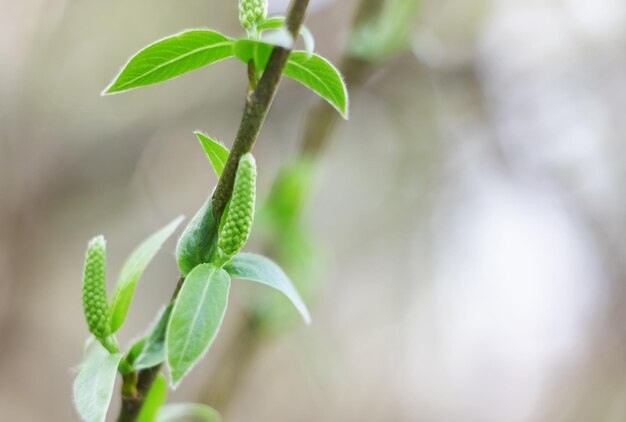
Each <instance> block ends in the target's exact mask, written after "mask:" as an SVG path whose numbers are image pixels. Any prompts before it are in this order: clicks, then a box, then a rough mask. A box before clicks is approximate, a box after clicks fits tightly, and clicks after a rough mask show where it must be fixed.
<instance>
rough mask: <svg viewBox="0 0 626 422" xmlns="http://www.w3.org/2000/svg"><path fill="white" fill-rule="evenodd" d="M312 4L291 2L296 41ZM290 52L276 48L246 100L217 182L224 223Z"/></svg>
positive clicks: (218, 212)
mask: <svg viewBox="0 0 626 422" xmlns="http://www.w3.org/2000/svg"><path fill="white" fill-rule="evenodd" d="M308 4H309V0H291V4H290V6H289V11H288V12H287V19H286V22H285V24H286V26H287V30H288V31H289V32H290V33H291V36H292V37H293V39H296V37H297V36H298V33H299V32H300V27H301V26H302V22H303V21H304V14H305V12H306V8H307V6H308ZM290 53H291V51H290V50H288V49H285V48H282V47H274V50H273V51H272V55H271V56H270V59H269V62H268V63H267V67H266V68H265V71H264V72H263V76H262V77H261V80H260V81H259V83H258V84H257V86H256V88H255V89H254V91H252V92H251V93H250V94H248V96H247V97H246V105H245V108H244V111H243V116H242V118H241V123H240V125H239V130H238V131H237V137H236V138H235V142H234V143H233V147H232V148H231V150H230V155H229V156H228V160H227V161H226V165H225V166H224V172H223V173H222V177H220V179H219V181H218V182H217V187H216V188H215V193H214V194H213V199H212V201H213V216H214V217H215V221H220V219H221V217H222V214H223V213H224V208H225V207H226V204H227V203H228V201H229V199H230V197H231V195H232V193H233V185H234V183H235V174H236V173H237V166H238V165H239V159H240V158H241V156H242V155H244V154H246V153H248V152H250V151H252V147H254V143H255V142H256V139H257V137H258V135H259V131H260V130H261V126H263V122H265V117H266V116H267V112H268V110H269V108H270V105H271V104H272V101H273V99H274V95H275V94H276V90H277V89H278V83H279V82H280V78H281V76H282V75H283V70H284V69H285V65H286V64H287V60H288V59H289V54H290Z"/></svg>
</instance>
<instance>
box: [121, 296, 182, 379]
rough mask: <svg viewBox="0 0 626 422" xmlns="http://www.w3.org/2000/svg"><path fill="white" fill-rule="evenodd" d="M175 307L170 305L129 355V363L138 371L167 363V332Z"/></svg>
mask: <svg viewBox="0 0 626 422" xmlns="http://www.w3.org/2000/svg"><path fill="white" fill-rule="evenodd" d="M172 307H173V305H172V304H170V305H168V306H167V307H166V308H165V309H164V310H163V312H162V313H161V316H160V317H159V320H158V321H157V323H156V324H155V326H154V328H153V329H152V330H151V331H150V334H148V336H147V337H145V338H143V339H141V340H139V341H138V342H137V343H135V345H133V347H132V348H131V351H130V352H129V353H128V361H129V363H130V364H131V365H132V367H133V368H134V369H136V370H141V369H146V368H152V367H153V366H156V365H158V364H160V363H162V362H164V361H165V330H166V329H167V323H168V322H169V320H170V315H171V313H172Z"/></svg>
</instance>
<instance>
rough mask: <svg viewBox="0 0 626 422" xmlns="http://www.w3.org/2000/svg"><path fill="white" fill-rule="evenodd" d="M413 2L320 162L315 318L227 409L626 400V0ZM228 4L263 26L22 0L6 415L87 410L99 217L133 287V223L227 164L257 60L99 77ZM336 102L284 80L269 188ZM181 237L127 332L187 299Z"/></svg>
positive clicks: (335, 28) (455, 415)
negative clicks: (86, 366)
mask: <svg viewBox="0 0 626 422" xmlns="http://www.w3.org/2000/svg"><path fill="white" fill-rule="evenodd" d="M390 1H391V0H387V2H390ZM270 3H271V7H272V9H273V10H274V11H276V12H280V11H283V10H284V9H285V7H286V3H287V2H286V1H278V0H270ZM358 3H359V2H358V1H356V0H341V1H340V0H335V1H332V0H327V1H321V0H318V1H316V0H312V2H311V10H310V14H309V17H308V21H307V23H308V26H309V27H310V28H311V30H312V31H313V32H314V33H315V34H316V41H317V52H318V53H320V54H322V55H324V56H326V57H329V58H331V59H333V60H335V61H340V60H341V57H342V56H343V55H344V51H345V48H346V46H347V45H348V39H349V38H350V37H349V32H350V30H349V28H350V25H351V22H352V20H353V16H354V13H355V10H356V8H357V7H358ZM409 23H410V26H409V28H408V33H407V38H406V43H404V44H402V45H401V47H402V48H399V51H397V52H394V54H391V55H389V57H385V58H384V60H380V61H378V62H376V63H370V65H371V66H370V68H369V70H368V72H367V74H366V75H365V77H364V78H363V80H362V82H361V83H359V84H358V85H357V84H355V86H354V87H353V86H351V87H350V88H351V89H352V88H354V89H352V93H351V94H352V104H351V118H350V120H349V121H347V122H340V123H339V124H338V125H337V126H336V127H335V131H334V132H333V133H332V135H331V136H330V137H329V141H328V146H327V148H326V149H325V150H324V152H323V154H322V155H321V157H320V159H319V162H318V165H317V168H316V172H315V175H316V176H315V184H314V186H315V188H314V190H313V191H312V192H311V199H310V201H309V205H308V207H307V210H306V213H305V216H304V218H303V224H304V225H305V226H306V228H307V230H308V233H310V239H309V240H310V241H311V243H312V244H313V245H314V247H313V250H314V252H311V259H310V263H314V265H312V266H313V267H314V274H315V277H314V278H315V282H316V283H319V284H318V288H317V293H316V294H315V295H313V296H311V297H310V298H309V299H308V301H309V305H310V307H311V309H312V313H313V320H314V322H313V324H312V325H311V326H310V327H306V326H304V325H303V324H299V323H294V324H292V325H291V326H290V327H289V329H285V330H283V332H281V334H280V335H274V336H268V337H267V338H266V339H265V340H264V341H263V342H262V343H261V344H257V346H256V347H255V349H254V353H252V356H251V357H250V358H249V359H247V363H246V364H245V371H241V372H242V374H243V375H242V376H241V379H240V380H239V381H238V383H237V388H236V389H235V391H234V393H233V397H232V400H231V401H230V403H229V405H228V406H227V407H226V408H221V409H219V410H221V411H223V413H224V414H225V416H226V420H228V421H251V420H254V421H272V422H278V421H295V420H297V421H382V420H385V421H387V420H389V421H392V420H393V421H426V422H431V421H432V422H439V421H441V422H457V421H458V422H483V421H494V422H495V421H510V422H516V421H566V422H570V421H581V422H589V421H624V420H626V314H625V312H626V289H625V284H624V283H625V282H626V240H625V239H626V233H625V228H626V226H625V218H626V201H625V200H624V186H625V183H624V178H625V176H626V174H625V173H626V166H625V164H626V150H625V148H626V147H625V144H624V135H623V134H624V133H626V119H624V118H623V116H622V114H623V113H624V110H626V55H625V54H624V51H626V3H625V2H624V1H623V0H596V1H588V0H422V1H421V2H419V4H418V6H417V8H416V10H415V11H414V15H411V16H410V19H409ZM207 26H208V27H213V28H216V29H219V30H221V31H223V32H225V33H228V34H233V35H234V34H237V33H239V31H240V29H238V22H237V11H236V2H235V1H234V0H231V1H228V2H226V1H218V0H182V1H170V0H150V1H149V0H132V1H129V0H108V1H106V2H101V1H94V0H81V1H76V0H20V1H9V0H2V2H0V420H3V421H44V420H45V421H71V420H77V419H78V417H77V415H76V413H75V411H74V410H73V407H72V401H71V384H72V380H73V376H74V372H73V369H74V368H75V367H76V365H77V364H78V362H79V361H80V359H81V355H82V347H83V341H84V339H85V338H86V336H87V330H86V326H85V323H84V320H83V316H82V308H81V298H80V296H81V295H80V285H81V272H82V260H83V253H84V248H85V246H86V244H87V241H88V240H89V238H91V237H92V236H94V235H96V234H100V233H103V234H104V235H105V236H106V237H107V239H108V258H109V261H108V269H109V283H110V288H112V286H113V283H114V281H115V276H116V275H117V272H118V271H119V268H120V267H121V265H122V263H123V261H124V259H125V257H126V256H127V255H128V253H129V252H130V251H131V250H132V249H133V247H134V246H135V245H136V244H138V243H139V242H140V241H141V240H142V239H143V238H144V237H146V236H147V235H148V234H150V233H152V232H153V231H155V230H156V229H157V228H159V227H161V226H162V225H164V224H165V223H166V222H168V221H170V220H171V219H172V218H174V217H175V216H176V215H179V214H181V213H182V214H185V215H187V216H191V215H193V213H194V212H195V210H196V209H197V208H198V207H199V206H200V205H201V204H202V203H203V201H204V199H205V197H206V195H207V193H208V192H209V191H210V189H211V188H212V186H213V184H214V183H215V177H214V175H213V173H212V171H211V169H210V167H209V165H208V163H207V160H206V158H205V156H204V154H203V152H202V150H201V148H200V146H199V145H198V143H197V141H196V140H195V138H194V136H193V134H192V131H193V130H195V129H201V130H205V131H207V132H208V133H210V134H211V135H213V136H215V137H216V138H218V139H221V140H223V141H224V142H225V143H226V144H227V145H230V143H231V142H232V139H233V138H234V134H235V131H236V128H237V125H238V122H239V117H240V114H241V110H242V105H243V95H244V91H245V84H246V79H245V78H246V75H245V69H244V68H243V66H241V65H240V64H239V63H238V62H236V61H235V60H229V61H225V62H222V63H219V64H216V65H213V66H210V67H209V68H206V69H202V70H198V71H194V72H192V73H190V74H188V75H186V76H184V77H181V78H179V79H177V80H175V81H170V82H168V83H164V84H161V85H158V86H154V87H150V88H144V89H140V90H137V91H134V92H131V93H128V94H124V95H116V96H112V97H100V96H99V92H100V91H101V90H102V88H104V87H105V86H106V85H107V83H108V82H109V80H110V79H111V77H112V76H113V75H114V74H115V73H116V72H117V70H118V69H119V67H120V66H121V65H122V64H123V63H124V62H125V60H126V59H127V57H128V56H129V55H130V54H132V53H134V52H135V51H137V50H138V49H139V48H141V47H142V46H144V45H145V44H147V43H150V42H152V41H154V40H156V39H159V38H162V37H163V36H166V35H169V34H173V33H176V32H179V31H180V30H182V29H185V28H190V27H207ZM317 101H318V100H317V99H316V97H315V96H314V95H312V94H310V93H309V92H308V91H307V90H306V89H304V88H302V87H301V86H299V85H297V84H296V83H294V82H292V81H284V82H283V84H282V85H281V88H280V90H279V93H278V97H277V99H276V101H275V103H274V106H273V108H272V110H271V112H270V115H269V118H268V121H267V124H266V125H265V128H264V130H263V132H262V134H261V137H260V139H259V141H258V143H257V145H256V147H255V155H256V156H257V160H258V162H259V167H260V181H259V195H260V197H265V196H266V195H267V193H268V190H269V187H270V186H271V184H272V180H273V178H274V177H275V176H276V174H277V172H278V171H279V168H280V166H281V165H282V164H283V163H284V162H285V160H287V159H288V158H289V157H291V156H293V155H294V154H295V152H296V151H297V148H298V143H299V139H300V136H301V134H302V132H303V127H304V120H305V116H306V115H307V113H308V111H309V110H310V109H311V108H312V107H314V106H315V105H316V104H317ZM261 244H262V241H261V240H259V238H258V236H257V237H254V239H253V240H252V242H251V243H250V244H249V246H248V248H249V250H258V249H259V248H261ZM174 246H175V240H174V239H172V240H170V241H169V242H168V243H167V245H166V247H165V248H164V249H163V251H162V252H161V253H160V254H159V256H158V257H157V259H155V261H154V262H153V263H152V264H151V266H150V267H149V269H148V271H147V272H146V274H144V276H143V278H142V280H141V281H140V284H139V287H138V292H137V296H136V297H135V300H134V302H133V304H132V307H131V312H130V316H129V320H128V322H127V324H126V326H125V327H124V328H123V330H122V331H121V333H120V341H121V343H122V344H127V343H128V342H130V341H131V340H132V339H133V338H136V337H137V336H138V335H139V334H140V333H142V332H143V330H145V327H146V326H147V325H148V324H149V323H150V322H151V321H152V320H153V318H154V315H155V313H156V312H157V310H158V309H159V307H160V306H161V304H162V303H164V302H166V301H167V300H168V298H169V296H170V294H171V291H172V289H173V286H174V284H175V282H176V279H177V268H176V265H175V261H174V259H173V250H174ZM310 274H311V273H309V275H310ZM262 290H263V289H261V288H258V287H254V286H252V285H250V284H248V283H243V282H242V283H235V287H234V294H233V297H232V298H231V307H230V308H229V311H228V313H227V317H226V323H225V326H224V328H223V331H222V333H221V334H220V336H219V337H218V339H217V341H216V343H215V345H214V346H213V348H212V349H211V351H210V353H209V355H208V356H207V358H206V359H205V360H204V361H203V363H202V364H201V365H200V366H199V367H198V369H197V370H196V371H195V372H194V373H193V374H192V375H191V376H190V377H189V378H188V379H187V380H186V381H185V382H184V383H183V385H182V386H181V388H180V389H179V390H177V391H176V392H175V393H173V394H172V395H171V396H170V401H176V400H183V401H204V400H205V399H206V397H207V394H209V393H208V392H207V391H208V390H210V389H211V388H215V385H213V383H212V380H213V379H214V376H213V374H215V373H216V371H219V370H220V368H222V367H224V365H229V364H230V365H232V362H233V360H235V359H240V357H238V356H239V355H238V354H237V353H233V350H237V348H236V347H235V348H234V349H233V345H237V344H238V342H239V337H238V335H239V334H238V333H239V332H240V331H239V330H238V329H237V327H238V324H239V322H240V321H241V320H242V318H243V315H244V314H245V308H246V307H247V306H248V304H249V303H250V302H253V301H254V300H255V298H256V297H257V296H259V297H260V296H262V295H264V294H267V293H266V292H264V291H262ZM293 316H294V315H290V317H293ZM246 347H247V346H246V343H244V342H241V345H240V346H239V349H241V348H246ZM117 407H118V402H117V398H115V399H114V403H113V405H112V411H111V412H110V416H112V417H113V416H114V415H115V414H116V413H117Z"/></svg>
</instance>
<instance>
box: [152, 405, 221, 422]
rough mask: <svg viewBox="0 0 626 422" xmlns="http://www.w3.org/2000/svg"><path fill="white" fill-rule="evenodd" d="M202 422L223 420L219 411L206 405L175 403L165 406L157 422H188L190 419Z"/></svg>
mask: <svg viewBox="0 0 626 422" xmlns="http://www.w3.org/2000/svg"><path fill="white" fill-rule="evenodd" d="M192 418H193V419H194V420H200V421H202V422H220V421H221V420H222V418H221V417H220V414H219V413H218V412H217V410H215V409H213V408H212V407H209V406H207V405H204V404H196V403H173V404H168V405H167V406H163V408H162V409H161V411H160V412H159V416H158V417H157V419H156V422H175V421H179V422H180V421H187V420H189V419H192Z"/></svg>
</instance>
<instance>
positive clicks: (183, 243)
mask: <svg viewBox="0 0 626 422" xmlns="http://www.w3.org/2000/svg"><path fill="white" fill-rule="evenodd" d="M212 196H213V195H212V194H211V195H209V197H208V198H207V200H206V202H205V203H204V205H203V206H202V208H200V209H199V210H198V212H197V213H196V215H195V216H194V217H193V218H192V219H191V221H190V222H189V224H188V225H187V227H186V228H185V231H184V232H183V234H182V235H181V236H180V239H178V244H177V245H176V261H177V262H178V268H179V269H180V271H181V272H182V273H183V275H187V274H189V272H190V271H191V270H193V269H194V268H195V267H196V266H198V265H200V264H204V263H207V262H210V261H211V257H212V256H213V254H214V253H215V252H216V250H217V234H218V231H217V229H218V224H217V223H216V222H215V218H213V205H212V201H211V197H212Z"/></svg>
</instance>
